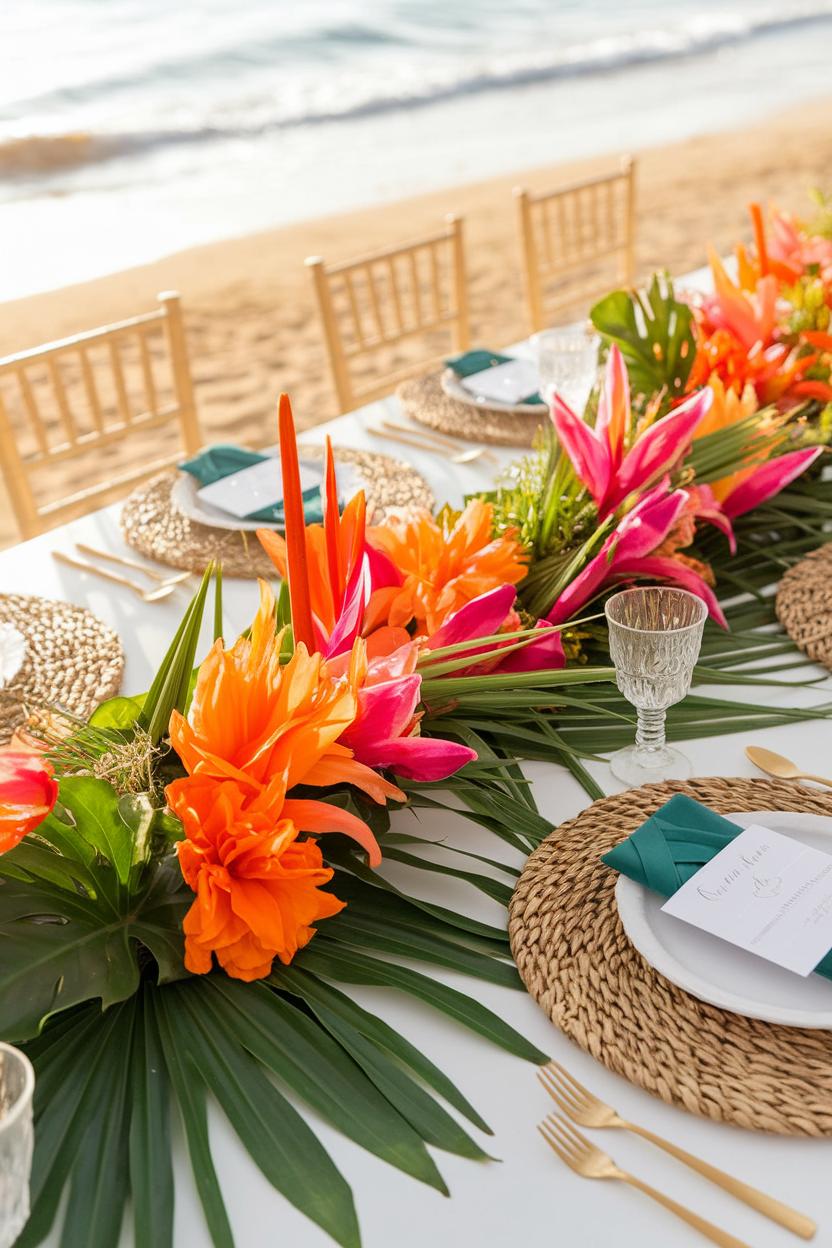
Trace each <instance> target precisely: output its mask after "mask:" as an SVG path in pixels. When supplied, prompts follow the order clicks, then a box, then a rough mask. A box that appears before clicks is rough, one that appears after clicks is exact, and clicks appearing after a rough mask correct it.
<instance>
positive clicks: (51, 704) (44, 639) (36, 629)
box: [0, 594, 124, 744]
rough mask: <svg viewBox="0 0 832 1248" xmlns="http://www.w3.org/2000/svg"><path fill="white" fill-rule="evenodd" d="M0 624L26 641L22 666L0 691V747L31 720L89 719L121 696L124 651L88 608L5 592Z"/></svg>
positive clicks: (2, 595)
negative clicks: (54, 714)
mask: <svg viewBox="0 0 832 1248" xmlns="http://www.w3.org/2000/svg"><path fill="white" fill-rule="evenodd" d="M0 623H2V624H11V625H12V627H13V628H15V629H17V631H18V632H19V633H21V634H22V635H23V636H24V637H25V639H26V653H25V657H24V660H23V666H22V667H21V668H20V670H19V671H18V672H17V674H16V675H15V676H13V677H12V679H11V680H10V681H9V683H8V684H7V685H6V686H5V687H4V688H2V689H0V744H2V743H5V742H6V741H8V740H9V738H10V737H11V735H12V733H13V732H14V731H15V729H16V728H19V727H21V725H23V724H24V723H25V722H26V721H27V720H28V719H29V717H30V715H34V716H35V717H37V718H40V717H42V716H43V714H44V713H48V712H50V711H53V710H58V711H61V710H63V711H68V712H69V713H70V714H71V715H73V716H78V717H80V718H82V719H83V718H86V717H87V716H88V715H90V714H91V713H92V711H94V710H95V708H96V707H97V706H98V705H99V703H100V702H103V701H104V700H105V699H106V698H110V697H112V696H113V694H115V693H117V692H118V689H119V685H120V684H121V674H122V671H123V670H124V651H123V649H122V646H121V642H120V641H119V639H118V637H117V636H116V634H115V633H114V632H113V631H112V629H110V628H108V627H107V626H106V624H102V622H101V620H99V619H98V618H97V617H96V616H94V615H92V614H91V612H89V611H86V610H85V609H84V608H83V607H75V606H72V605H71V604H70V603H68V602H52V601H51V600H49V599H47V598H34V597H30V596H29V595H28V594H27V595H23V594H0Z"/></svg>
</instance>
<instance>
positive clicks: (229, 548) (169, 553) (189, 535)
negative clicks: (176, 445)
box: [121, 446, 435, 579]
mask: <svg viewBox="0 0 832 1248" xmlns="http://www.w3.org/2000/svg"><path fill="white" fill-rule="evenodd" d="M316 453H317V454H322V451H321V448H320V447H310V446H305V447H303V454H304V456H305V457H307V456H310V455H314V454H316ZM335 459H336V462H337V463H344V464H353V465H355V467H356V468H358V470H359V471H360V472H361V473H362V476H363V478H364V480H365V481H366V487H365V493H366V495H367V520H368V523H370V524H379V523H380V522H381V521H382V520H383V519H384V517H385V515H387V514H388V513H389V512H391V511H401V510H409V509H411V508H423V507H424V508H427V509H428V510H430V511H432V510H433V507H434V503H435V500H434V497H433V493H432V492H431V489H430V486H429V485H428V483H427V482H426V481H425V479H424V477H422V476H420V474H419V473H418V472H416V470H415V469H414V468H411V467H410V466H409V465H408V464H404V463H402V462H401V461H400V460H397V459H392V458H391V457H390V456H389V455H379V454H377V453H376V452H374V451H354V450H346V449H337V450H336V451H335ZM175 482H176V472H175V471H174V472H163V473H160V474H159V475H158V476H156V477H152V478H151V480H150V481H147V482H145V483H144V484H143V485H140V486H139V487H138V489H136V490H134V491H133V493H132V494H131V495H130V497H129V498H128V499H127V500H126V502H125V504H124V507H123V508H122V512H121V529H122V532H123V534H124V540H125V541H126V542H127V543H128V545H130V546H132V547H133V548H134V550H138V551H139V552H140V553H141V554H142V555H144V556H145V557H146V558H148V559H156V560H158V562H159V563H166V564H168V565H169V566H170V567H172V568H182V569H183V570H185V571H188V572H197V573H201V572H203V571H204V570H205V568H206V567H207V566H208V564H209V563H210V562H211V560H212V559H217V560H220V561H221V562H222V567H223V573H224V574H225V575H226V576H242V577H258V576H262V577H265V578H266V579H269V578H271V577H273V576H274V574H275V571H274V565H273V564H272V562H271V560H270V559H269V558H268V556H267V555H266V554H265V552H264V551H263V549H262V547H261V545H260V543H259V542H258V540H257V536H256V534H255V533H254V532H252V531H248V532H242V531H241V532H236V531H235V530H233V529H215V528H212V527H211V526H210V525H207V524H199V523H198V522H197V521H195V520H190V519H189V518H188V517H187V516H186V515H185V514H184V513H183V512H181V511H180V510H179V508H178V507H176V506H175V505H174V504H173V503H171V498H170V495H171V490H172V489H173V486H174V484H175Z"/></svg>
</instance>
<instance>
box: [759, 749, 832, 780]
mask: <svg viewBox="0 0 832 1248" xmlns="http://www.w3.org/2000/svg"><path fill="white" fill-rule="evenodd" d="M745 752H746V755H747V756H748V758H750V759H751V762H752V763H753V764H754V766H755V767H759V768H760V771H764V772H765V773H766V775H767V776H775V777H776V778H777V779H778V780H814V782H815V784H825V785H827V787H828V788H830V789H832V780H825V779H824V777H823V776H814V775H812V773H811V772H809V771H801V770H800V768H799V767H798V765H797V763H793V762H792V761H791V759H789V758H784V757H783V755H782V754H775V753H774V750H764V749H763V748H762V746H759V745H747V746H746V747H745Z"/></svg>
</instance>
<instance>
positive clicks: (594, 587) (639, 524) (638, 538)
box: [547, 478, 727, 628]
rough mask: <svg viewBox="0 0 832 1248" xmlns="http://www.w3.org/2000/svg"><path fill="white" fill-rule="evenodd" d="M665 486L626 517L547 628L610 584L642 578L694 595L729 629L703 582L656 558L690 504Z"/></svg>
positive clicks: (563, 599) (692, 573)
mask: <svg viewBox="0 0 832 1248" xmlns="http://www.w3.org/2000/svg"><path fill="white" fill-rule="evenodd" d="M667 485H668V483H667V478H665V480H664V481H662V482H661V483H660V484H659V485H657V486H656V487H654V489H652V490H650V491H649V492H648V493H647V494H645V495H644V497H643V498H642V499H641V500H640V502H638V503H637V504H636V506H635V507H633V509H632V511H629V512H627V514H626V515H625V516H624V518H623V520H621V521H620V523H619V524H618V526H617V528H615V529H614V530H613V532H612V533H610V535H609V537H607V539H606V541H605V542H604V544H603V546H602V547H601V549H600V551H599V552H598V554H597V555H596V556H595V557H594V558H593V559H590V561H589V563H588V564H587V565H586V567H585V568H584V569H583V571H581V572H579V573H578V575H577V576H576V577H575V579H574V581H572V583H571V584H570V585H568V586H567V588H566V589H565V590H564V591H563V593H562V594H561V595H560V597H559V598H558V600H557V602H556V603H555V604H554V606H553V607H552V609H551V611H550V612H549V614H548V616H547V619H548V620H549V622H550V623H551V624H561V623H563V622H564V621H565V620H568V619H571V618H572V616H574V615H576V614H577V612H578V611H580V610H581V608H582V607H584V606H585V605H586V603H588V602H589V601H590V599H592V598H594V597H595V596H596V594H598V593H599V591H600V590H601V589H603V588H605V587H606V586H608V585H610V584H611V583H615V582H617V581H621V580H628V579H634V578H636V577H638V578H642V577H646V578H647V579H648V580H649V579H653V578H655V579H658V580H666V581H671V582H673V583H674V584H677V585H681V586H682V588H683V589H687V590H690V592H691V593H693V594H697V595H698V597H700V598H702V599H703V600H704V601H705V603H706V604H707V607H708V611H709V613H710V614H711V616H712V617H713V618H714V619H715V620H716V621H717V623H718V624H721V625H722V626H723V628H727V622H726V620H725V616H724V615H723V614H722V609H721V607H720V605H719V603H718V602H717V599H716V595H715V594H714V592H713V590H712V589H711V587H710V586H709V585H708V584H706V582H705V581H704V580H703V579H702V577H701V576H699V575H698V574H697V573H696V572H695V571H694V570H693V569H692V568H690V567H688V566H686V565H685V564H683V563H680V562H678V560H676V559H673V558H671V557H670V556H666V555H657V554H655V553H654V552H655V551H656V550H657V549H658V547H660V546H661V544H662V542H663V541H664V540H665V538H666V537H667V536H668V534H669V533H670V531H671V529H673V527H674V525H675V524H676V523H677V522H678V521H679V520H680V519H681V517H682V515H683V513H684V512H685V510H686V508H687V507H688V505H689V502H690V495H689V493H688V491H687V490H672V491H668V488H667Z"/></svg>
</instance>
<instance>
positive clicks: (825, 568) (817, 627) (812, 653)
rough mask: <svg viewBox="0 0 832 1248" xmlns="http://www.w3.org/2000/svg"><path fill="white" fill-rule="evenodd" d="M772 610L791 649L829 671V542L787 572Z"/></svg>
mask: <svg viewBox="0 0 832 1248" xmlns="http://www.w3.org/2000/svg"><path fill="white" fill-rule="evenodd" d="M775 607H776V610H777V618H778V620H779V621H780V623H781V624H782V625H783V627H784V628H785V630H786V632H787V633H788V634H789V636H790V637H791V639H792V641H793V642H794V643H795V645H796V646H799V648H800V649H801V650H802V651H803V653H804V654H808V656H809V658H810V659H814V660H815V662H816V663H820V664H822V666H823V667H826V668H829V670H830V671H832V542H827V544H826V545H825V546H820V547H819V548H818V549H817V550H813V551H812V553H811V554H810V555H807V556H806V558H805V559H801V560H800V562H799V563H796V564H795V565H794V567H793V568H789V570H788V572H787V573H786V574H785V576H784V577H783V579H782V581H781V582H780V587H779V589H778V590H777V598H776V602H775Z"/></svg>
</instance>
